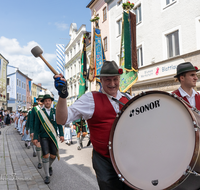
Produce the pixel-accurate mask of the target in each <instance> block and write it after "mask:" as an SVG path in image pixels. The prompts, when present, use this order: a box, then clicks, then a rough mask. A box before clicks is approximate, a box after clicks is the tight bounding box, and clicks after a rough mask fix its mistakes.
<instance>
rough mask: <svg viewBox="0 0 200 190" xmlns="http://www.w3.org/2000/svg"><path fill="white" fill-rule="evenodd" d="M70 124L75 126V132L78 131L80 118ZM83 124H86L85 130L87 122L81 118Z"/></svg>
mask: <svg viewBox="0 0 200 190" xmlns="http://www.w3.org/2000/svg"><path fill="white" fill-rule="evenodd" d="M72 124H73V125H75V126H76V132H78V128H80V126H81V118H80V119H77V120H75V121H73V122H72ZM83 126H86V130H87V124H86V122H85V120H84V119H83Z"/></svg>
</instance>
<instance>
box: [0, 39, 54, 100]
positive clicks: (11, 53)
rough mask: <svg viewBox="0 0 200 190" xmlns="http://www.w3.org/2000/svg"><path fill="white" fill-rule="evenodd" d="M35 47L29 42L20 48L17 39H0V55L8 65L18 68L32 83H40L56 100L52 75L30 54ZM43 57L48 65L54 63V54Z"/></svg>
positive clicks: (42, 63) (46, 54)
mask: <svg viewBox="0 0 200 190" xmlns="http://www.w3.org/2000/svg"><path fill="white" fill-rule="evenodd" d="M36 45H39V44H38V43H37V42H34V41H31V42H28V43H27V45H26V46H23V47H21V46H20V44H19V42H18V41H17V39H8V38H5V37H0V53H1V54H2V55H3V56H4V57H5V58H6V59H7V60H8V61H9V65H12V66H15V67H18V68H19V70H20V71H21V72H23V73H24V74H28V77H29V78H31V79H32V81H33V82H34V83H36V84H38V83H42V86H43V87H44V88H47V89H49V90H50V91H52V92H53V93H54V95H55V98H56V99H57V97H58V96H57V91H56V90H55V88H54V84H53V73H52V72H51V71H50V70H49V69H48V68H47V66H46V65H45V63H44V62H43V61H42V60H41V59H40V58H35V57H34V56H33V55H32V54H31V49H32V48H33V47H34V46H36ZM39 46H40V45H39ZM43 57H44V58H45V59H46V60H48V62H49V63H50V64H51V62H55V61H56V55H55V54H48V53H44V54H43Z"/></svg>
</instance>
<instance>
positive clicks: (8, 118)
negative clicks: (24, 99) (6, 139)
mask: <svg viewBox="0 0 200 190" xmlns="http://www.w3.org/2000/svg"><path fill="white" fill-rule="evenodd" d="M10 122H11V119H10V112H9V110H7V113H6V121H5V124H6V125H10Z"/></svg>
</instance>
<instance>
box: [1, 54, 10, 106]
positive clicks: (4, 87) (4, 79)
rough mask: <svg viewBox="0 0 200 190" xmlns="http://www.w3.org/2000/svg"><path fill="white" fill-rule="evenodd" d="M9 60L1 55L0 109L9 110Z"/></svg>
mask: <svg viewBox="0 0 200 190" xmlns="http://www.w3.org/2000/svg"><path fill="white" fill-rule="evenodd" d="M8 63H9V62H8V60H7V59H5V57H3V55H1V54H0V108H3V109H4V110H6V109H7V98H9V97H8V96H7V65H8Z"/></svg>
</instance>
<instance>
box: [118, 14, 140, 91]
mask: <svg viewBox="0 0 200 190" xmlns="http://www.w3.org/2000/svg"><path fill="white" fill-rule="evenodd" d="M129 14H133V13H130V12H129ZM129 14H128V13H126V12H125V11H124V13H123V23H122V39H121V49H120V65H121V68H122V69H123V74H122V75H121V77H120V90H121V91H122V92H126V91H127V90H128V89H129V88H131V86H133V85H134V84H135V83H136V81H137V79H138V74H137V72H138V68H137V57H136V56H135V57H134V59H133V56H132V54H137V52H136V44H135V41H134V37H133V35H132V33H133V28H132V26H131V25H130V22H131V18H132V17H130V15H129ZM133 65H136V67H133Z"/></svg>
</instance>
